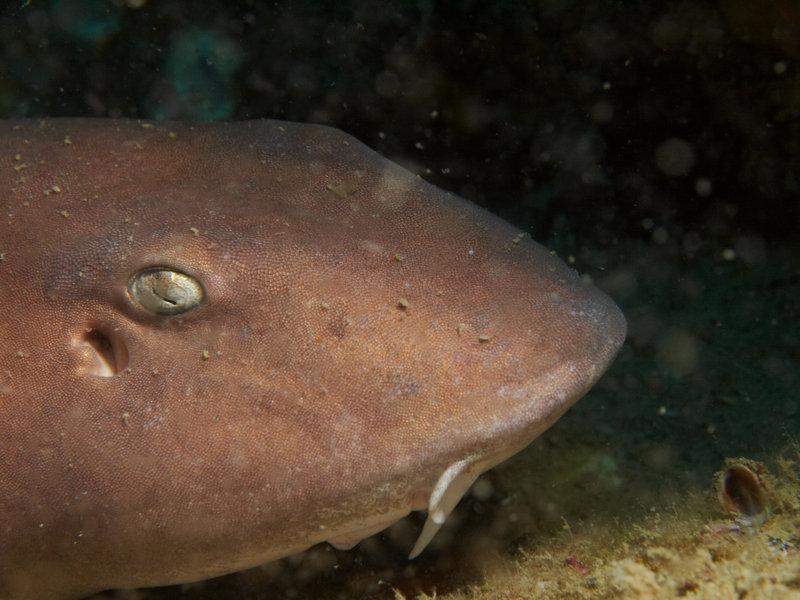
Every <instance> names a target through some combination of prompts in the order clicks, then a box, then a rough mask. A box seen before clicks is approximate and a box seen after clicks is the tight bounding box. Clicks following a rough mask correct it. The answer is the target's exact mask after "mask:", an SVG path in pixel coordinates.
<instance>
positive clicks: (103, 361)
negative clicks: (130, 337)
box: [75, 327, 128, 377]
mask: <svg viewBox="0 0 800 600" xmlns="http://www.w3.org/2000/svg"><path fill="white" fill-rule="evenodd" d="M75 346H76V347H77V348H78V349H79V350H80V352H81V354H82V359H83V360H82V362H83V363H84V364H83V366H84V369H85V371H86V372H87V373H89V374H90V375H95V376H97V377H113V376H114V375H116V374H117V373H119V372H120V371H122V370H123V369H125V367H127V366H128V349H127V348H126V347H125V344H124V343H123V342H122V340H120V339H119V338H118V337H116V336H114V335H111V334H109V333H108V332H106V331H104V330H102V329H98V328H95V327H89V328H87V329H86V330H85V331H84V333H83V335H82V336H81V338H80V339H79V340H77V343H76V344H75Z"/></svg>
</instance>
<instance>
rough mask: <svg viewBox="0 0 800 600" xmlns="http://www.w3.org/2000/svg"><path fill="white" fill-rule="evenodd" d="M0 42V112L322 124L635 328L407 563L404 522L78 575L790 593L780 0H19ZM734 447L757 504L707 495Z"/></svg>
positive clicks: (191, 594) (6, 6)
mask: <svg viewBox="0 0 800 600" xmlns="http://www.w3.org/2000/svg"><path fill="white" fill-rule="evenodd" d="M0 40H1V41H2V44H0V117H12V116H15V117H16V116H27V117H46V116H63V115H70V116H106V117H119V116H126V117H147V118H171V119H194V120H204V119H249V118H260V117H270V118H281V119H287V120H297V121H308V122H318V123H325V124H330V125H334V126H336V127H339V128H341V129H344V130H346V131H348V132H349V133H352V134H354V135H356V136H357V137H359V138H360V139H361V140H363V141H364V142H365V143H367V144H368V145H370V146H372V147H373V148H376V149H377V150H379V151H380V152H382V153H384V154H385V155H387V156H388V157H389V158H391V159H393V160H395V161H398V162H400V163H402V164H404V165H405V166H407V167H409V168H410V169H412V170H414V171H416V172H418V173H421V174H422V175H423V176H425V177H426V178H428V179H429V180H431V181H433V182H434V183H436V184H437V185H440V186H441V187H444V188H447V189H450V190H452V191H455V192H456V193H459V194H461V195H463V196H465V197H467V198H469V199H470V200H473V201H475V202H478V203H481V204H483V205H485V206H487V207H489V208H490V209H491V210H493V211H494V212H496V213H498V214H500V215H502V216H503V217H504V218H506V219H508V220H510V221H512V222H513V223H515V224H516V225H517V226H519V227H520V228H521V229H523V230H525V231H528V232H530V233H531V234H532V235H533V237H534V238H536V239H538V240H539V241H542V242H543V243H545V244H546V245H547V246H549V247H550V248H552V249H554V250H555V251H557V252H558V253H559V254H560V255H561V256H562V257H564V258H565V259H568V260H569V261H570V262H572V264H573V265H574V266H575V268H577V269H578V270H579V271H580V272H582V273H585V274H586V275H587V276H588V277H591V278H592V279H593V280H594V281H596V282H597V284H598V285H599V286H600V287H602V288H603V289H605V290H606V291H607V292H608V293H609V294H610V295H611V296H612V297H613V298H615V300H616V301H617V302H618V303H619V305H620V306H621V307H622V309H623V311H624V312H625V314H626V316H627V318H628V323H629V337H628V340H627V342H626V344H625V346H624V347H623V349H622V351H621V353H620V355H619V357H618V359H617V361H616V362H615V364H614V365H613V366H612V368H611V369H610V371H609V372H608V373H607V374H606V375H605V377H604V378H603V379H602V380H601V381H600V383H599V384H598V385H597V386H596V388H595V389H593V390H592V391H591V392H590V393H589V394H588V395H587V396H586V398H584V399H583V400H582V401H580V402H579V403H578V404H577V405H576V406H575V407H574V408H573V409H571V410H570V411H569V412H568V413H567V414H566V415H565V416H564V417H563V418H562V419H561V420H560V421H558V423H556V425H555V426H554V427H553V428H552V429H551V430H550V431H548V432H547V433H546V434H544V435H543V436H542V437H541V438H539V439H538V440H536V441H535V442H534V443H533V444H532V445H531V446H530V447H529V448H527V449H526V450H525V451H524V452H522V453H521V454H519V455H518V456H516V457H514V458H513V459H511V460H509V461H508V462H506V463H505V464H503V465H501V466H499V467H497V468H495V469H494V470H493V471H491V472H489V473H487V474H486V475H484V476H483V477H482V478H481V479H480V480H479V481H478V482H477V483H476V484H475V486H474V487H473V489H472V491H471V493H470V494H468V497H467V498H465V500H464V501H462V503H461V504H460V506H459V507H458V508H457V510H456V512H455V513H454V514H453V515H452V516H451V518H450V520H449V521H448V523H447V525H446V527H445V528H444V530H443V531H442V532H440V533H439V535H438V536H437V537H436V538H435V540H434V542H433V543H432V545H431V547H430V548H429V549H427V550H426V551H425V553H424V554H423V555H422V556H421V557H419V558H418V559H416V560H414V561H408V560H407V558H406V554H407V553H408V550H409V548H410V547H411V546H412V544H413V540H414V538H415V536H416V534H417V532H418V530H419V528H420V526H421V519H420V518H418V517H412V518H410V519H407V520H404V521H403V522H401V523H399V524H397V525H395V526H394V527H392V528H391V529H390V530H388V531H387V532H384V533H383V534H380V535H378V536H375V537H373V538H370V539H367V540H365V541H364V542H362V543H361V544H360V546H359V547H358V548H357V549H355V550H353V551H350V552H338V551H335V550H333V549H332V548H330V547H328V546H318V547H315V548H312V549H311V550H309V551H308V552H306V553H303V554H301V555H298V556H292V557H289V558H286V559H284V560H280V561H276V562H273V563H270V564H268V565H265V566H263V567H260V568H257V569H253V570H250V571H247V572H243V573H238V574H233V575H230V576H227V577H223V578H219V579H216V580H212V581H209V582H203V583H197V584H190V585H185V586H173V587H170V588H163V589H152V590H138V591H125V592H108V593H105V594H101V595H99V596H98V598H136V599H141V600H156V599H160V600H167V599H177V598H181V599H185V600H200V599H219V600H221V599H233V598H237V599H243V600H248V599H249V600H255V599H262V598H292V599H297V600H300V599H303V600H305V599H312V598H313V599H320V598H322V599H324V598H354V599H357V598H364V599H366V598H377V599H383V598H389V599H391V598H407V599H410V598H414V597H418V598H432V597H436V598H450V599H453V600H455V599H466V598H470V599H478V598H480V599H495V598H497V599H499V598H503V599H516V598H542V599H578V598H636V597H643V598H720V599H727V598H731V599H734V598H735V599H745V598H746V599H747V600H751V599H756V598H771V599H783V598H800V455H799V454H798V444H800V390H798V386H800V5H798V3H797V2H795V1H793V0H775V1H772V2H759V1H758V0H718V1H717V2H700V1H697V2H692V1H688V0H687V1H673V2H650V1H645V0H641V1H635V0H631V1H626V2H611V1H607V0H601V1H597V2H580V1H577V0H575V1H572V0H546V1H545V0H543V1H541V2H534V1H530V2H499V1H497V2H477V1H475V2H470V1H462V2H445V1H439V2H436V1H433V0H429V1H424V0H418V1H416V2H388V1H382V2H377V1H372V0H360V1H359V0H353V1H350V2H286V3H272V2H259V1H257V0H251V1H240V2H232V1H227V2H221V1H209V2H196V1H195V2H189V1H183V0H175V1H169V2H159V1H155V0H149V1H148V0H127V2H126V1H123V0H107V1H106V0H18V1H9V2H5V3H3V4H2V8H0ZM737 457H743V458H744V459H747V460H750V461H759V463H761V464H763V467H759V468H761V469H766V470H767V471H768V472H769V475H768V476H767V475H764V477H763V480H762V481H761V482H760V483H761V485H763V489H764V492H763V493H764V496H765V501H764V504H765V505H766V508H765V511H764V512H763V513H762V514H761V515H760V516H759V517H758V518H756V519H750V521H756V522H755V523H752V524H748V523H746V522H744V521H743V519H741V518H738V519H737V517H736V516H735V515H731V514H728V513H726V512H725V511H723V509H722V506H721V504H720V502H719V499H718V497H717V493H716V491H715V481H716V478H715V477H716V476H715V473H717V472H718V471H720V470H721V469H722V468H723V465H724V464H725V460H726V458H737ZM746 464H750V465H753V464H754V463H746ZM762 473H763V471H762Z"/></svg>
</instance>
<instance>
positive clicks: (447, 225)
mask: <svg viewBox="0 0 800 600" xmlns="http://www.w3.org/2000/svg"><path fill="white" fill-rule="evenodd" d="M0 194H2V204H3V209H4V215H3V221H2V223H0V306H2V309H3V312H2V316H0V423H1V424H2V436H0V526H2V533H1V534H0V599H3V600H11V599H13V600H44V599H47V600H53V599H66V598H76V597H81V596H85V595H87V594H90V593H92V592H95V591H98V590H102V589H107V588H118V587H128V588H129V587H141V586H156V585H165V584H172V583H179V582H188V581H195V580H200V579H204V578H208V577H213V576H216V575H220V574H223V573H228V572H232V571H236V570H240V569H244V568H247V567H250V566H254V565H258V564H261V563H264V562H266V561H269V560H272V559H275V558H278V557H282V556H285V555H288V554H290V553H294V552H297V551H300V550H303V549H305V548H307V547H309V546H311V545H313V544H316V543H319V542H323V541H329V542H331V543H333V544H335V545H338V546H344V547H346V546H352V545H353V544H355V543H357V542H358V541H359V540H360V539H362V538H364V537H366V536H369V535H371V534H373V533H375V532H377V531H379V530H381V529H383V528H384V527H386V526H388V525H390V524H391V523H393V522H395V521H397V520H398V519H401V518H402V517H404V516H405V515H407V514H408V513H409V512H410V511H414V510H423V509H426V510H427V511H428V515H427V522H426V523H425V525H424V527H423V530H422V532H421V534H420V537H419V540H418V541H417V543H416V545H415V546H414V547H413V548H412V549H411V556H412V557H413V556H416V555H417V554H419V553H420V552H421V551H422V550H423V548H424V547H425V545H426V544H427V543H428V542H429V541H430V540H431V538H432V537H433V536H434V534H435V533H436V530H437V529H438V528H439V527H440V526H441V525H442V523H443V522H444V521H445V519H446V518H447V516H448V514H449V513H450V511H451V510H452V509H453V508H454V506H455V505H456V504H457V502H458V501H459V499H460V498H461V497H462V495H463V494H464V493H465V492H466V491H467V490H468V488H469V487H470V485H471V484H472V482H473V481H474V480H475V479H476V477H477V476H478V475H479V474H481V473H482V472H484V471H486V470H487V469H489V468H491V467H492V466H493V465H496V464H497V463H499V462H500V461H502V460H504V459H506V458H508V457H509V456H511V455H513V454H514V453H516V452H518V451H519V450H520V449H522V448H523V447H525V446H526V445H527V444H528V443H529V442H531V440H533V439H534V438H535V437H537V436H538V435H539V434H541V433H542V432H543V431H544V430H545V429H547V428H548V427H549V426H550V425H551V424H552V423H553V422H554V421H555V420H556V419H557V418H558V417H559V416H560V415H561V414H562V413H563V412H564V411H565V410H566V409H567V408H568V407H569V406H570V405H572V404H573V403H574V402H575V401H576V400H577V399H578V398H580V397H581V396H582V395H583V394H584V393H585V392H586V391H587V390H588V389H589V388H590V387H591V386H592V385H593V384H594V383H595V381H596V380H597V379H598V378H599V377H600V375H601V374H602V373H603V372H604V371H605V370H606V368H607V367H608V366H609V364H610V363H611V361H612V360H613V358H614V356H615V355H616V353H617V351H618V349H619V347H620V345H621V344H622V342H623V339H624V337H625V332H626V325H625V320H624V318H623V316H622V314H621V312H620V310H619V309H618V308H617V306H616V305H615V304H614V303H613V302H612V301H611V299H609V298H608V297H607V296H606V295H605V294H603V293H602V292H601V291H599V290H598V289H597V288H595V287H594V286H593V285H591V284H590V283H587V282H586V281H584V280H583V279H582V278H581V277H579V276H578V275H577V274H576V273H575V272H574V271H573V270H572V269H570V268H569V267H567V266H566V265H565V264H564V263H563V262H562V261H560V260H559V259H558V258H556V257H555V256H553V255H552V254H551V253H550V252H548V251H547V250H546V249H544V248H543V247H542V246H540V245H538V244H537V243H535V242H534V241H532V240H531V239H529V238H528V237H527V236H525V235H524V234H523V233H521V232H520V231H519V230H517V229H515V228H514V227H512V226H511V225H509V224H507V223H505V222H504V221H502V220H500V219H499V218H497V217H495V216H493V215H491V214H489V213H488V212H486V211H485V210H483V209H481V208H479V207H477V206H475V205H473V204H470V203H468V202H467V201H465V200H462V199H460V198H457V197H455V196H453V195H452V194H449V193H447V192H444V191H442V190H439V189H437V188H435V187H434V186H432V185H430V184H428V183H426V182H425V181H423V180H422V179H420V178H419V177H417V176H414V175H413V174H411V173H409V172H408V171H406V170H404V169H403V168H401V167H399V166H397V165H395V164H393V163H392V162H390V161H388V160H386V159H385V158H383V157H381V156H380V155H378V154H377V153H375V152H373V151H372V150H370V149H369V148H367V147H366V146H364V145H363V144H361V143H360V142H358V141H356V140H355V139H354V138H352V137H350V136H348V135H346V134H344V133H342V132H340V131H338V130H335V129H331V128H328V127H322V126H317V125H301V124H294V123H285V122H278V121H252V122H238V123H175V122H142V121H134V120H102V119H53V120H47V121H34V120H20V121H4V122H0Z"/></svg>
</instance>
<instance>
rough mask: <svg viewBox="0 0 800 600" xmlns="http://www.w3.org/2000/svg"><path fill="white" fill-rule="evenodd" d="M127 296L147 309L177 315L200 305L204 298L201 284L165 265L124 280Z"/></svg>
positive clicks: (160, 313) (159, 313) (155, 312)
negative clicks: (126, 282)
mask: <svg viewBox="0 0 800 600" xmlns="http://www.w3.org/2000/svg"><path fill="white" fill-rule="evenodd" d="M128 294H129V295H130V297H131V299H132V300H133V301H134V302H136V303H137V304H138V305H139V306H141V307H142V308H144V309H145V310H146V311H147V312H151V313H154V314H157V315H179V314H182V313H185V312H189V311H190V310H192V309H194V308H197V307H198V306H200V305H201V304H202V303H203V301H204V300H205V292H204V291H203V286H202V285H201V284H200V282H199V281H198V280H197V279H195V278H194V277H192V276H190V275H187V274H186V273H181V272H180V271H176V270H175V269H171V268H169V267H151V268H148V269H145V270H143V271H139V272H138V273H134V275H133V276H132V277H131V278H130V281H129V282H128Z"/></svg>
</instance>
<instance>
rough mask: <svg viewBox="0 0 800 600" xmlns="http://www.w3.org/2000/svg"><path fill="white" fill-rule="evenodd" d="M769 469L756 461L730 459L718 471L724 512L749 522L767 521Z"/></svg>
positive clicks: (717, 475) (718, 492)
mask: <svg viewBox="0 0 800 600" xmlns="http://www.w3.org/2000/svg"><path fill="white" fill-rule="evenodd" d="M768 478H769V473H768V472H767V468H766V467H765V466H764V465H763V464H761V463H759V462H756V461H754V460H748V459H746V458H733V459H732V458H729V459H727V460H726V461H725V466H724V468H723V469H722V471H720V472H718V473H717V474H716V477H715V479H716V489H717V498H719V502H720V504H721V505H722V508H723V509H725V511H727V512H729V513H732V514H735V515H738V516H740V517H742V518H743V519H745V521H746V522H747V524H750V525H756V524H761V523H763V522H764V519H766V516H767V509H768V508H769V497H768V492H769V487H768V484H767V479H768Z"/></svg>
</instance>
